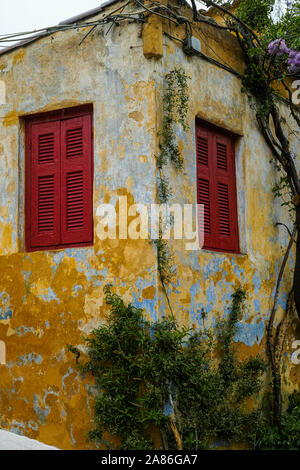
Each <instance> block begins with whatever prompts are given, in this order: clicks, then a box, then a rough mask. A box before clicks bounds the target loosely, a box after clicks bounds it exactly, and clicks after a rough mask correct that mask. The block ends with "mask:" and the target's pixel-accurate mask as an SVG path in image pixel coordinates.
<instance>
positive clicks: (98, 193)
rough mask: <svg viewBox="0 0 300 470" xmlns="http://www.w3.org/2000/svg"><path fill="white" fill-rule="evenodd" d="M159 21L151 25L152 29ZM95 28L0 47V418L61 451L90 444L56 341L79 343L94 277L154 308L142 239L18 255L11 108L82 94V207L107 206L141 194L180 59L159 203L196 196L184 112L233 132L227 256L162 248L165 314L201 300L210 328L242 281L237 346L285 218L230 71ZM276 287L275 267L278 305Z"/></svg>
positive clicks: (220, 48) (81, 394)
mask: <svg viewBox="0 0 300 470" xmlns="http://www.w3.org/2000/svg"><path fill="white" fill-rule="evenodd" d="M167 28H168V26H167V25H163V28H159V27H156V26H155V28H154V29H155V30H156V31H157V32H158V34H161V32H162V29H164V30H165V31H169V30H168V29H167ZM105 32H106V30H105V29H102V28H99V29H97V30H96V31H95V32H94V33H93V34H91V35H90V36H89V37H88V39H87V40H86V41H84V42H83V44H82V45H81V46H80V47H79V45H78V44H79V41H80V39H81V38H82V37H83V35H84V34H85V33H86V31H79V32H78V31H76V30H75V31H73V32H62V33H56V34H55V35H53V37H48V38H44V39H41V40H39V41H37V42H35V43H34V44H32V45H30V46H28V47H26V48H21V49H17V50H16V51H14V52H11V53H9V54H6V55H4V56H2V57H1V56H0V80H4V82H5V83H6V89H7V102H6V104H5V105H2V106H0V166H1V172H0V263H1V264H0V266H1V277H0V340H3V341H5V343H6V356H7V365H0V427H2V428H6V429H8V430H13V431H15V432H18V433H23V434H24V435H26V436H28V437H31V438H35V439H38V440H40V441H43V442H45V443H47V444H50V445H54V446H57V447H60V448H64V449H70V448H77V449H84V448H90V447H91V444H87V443H86V439H85V438H86V434H87V432H88V430H89V428H90V426H91V419H92V415H93V388H92V387H91V384H92V380H91V379H90V378H89V377H87V378H85V380H82V378H81V377H79V375H78V373H77V371H76V368H75V364H74V359H73V356H72V355H71V354H69V353H67V352H66V344H67V343H69V344H74V345H78V344H81V343H82V340H81V337H80V336H81V334H82V333H83V332H88V331H90V330H91V328H93V327H94V326H95V325H97V324H98V322H99V321H103V320H104V318H105V314H106V312H107V307H106V306H105V305H104V302H103V286H104V285H105V284H107V283H112V284H114V285H115V286H116V289H117V291H118V292H119V293H120V294H121V295H122V296H123V297H124V298H125V299H126V300H133V302H134V303H135V304H136V305H137V306H142V307H144V308H145V311H146V314H147V315H148V316H149V317H151V318H153V319H156V318H157V316H158V315H161V314H163V313H165V312H167V306H166V303H165V300H164V298H163V296H162V293H161V291H160V289H159V288H158V279H157V268H156V261H155V260H156V258H155V252H154V250H153V248H152V245H151V244H150V243H149V241H143V240H140V241H132V240H116V241H105V242H103V241H102V242H101V241H100V240H99V239H98V238H97V236H96V233H95V243H94V246H93V247H90V248H77V249H65V250H59V251H44V252H36V253H26V252H25V246H24V126H23V121H22V118H21V117H22V116H24V115H27V114H31V113H36V112H42V111H48V110H53V109H60V108H63V107H68V106H75V105H79V104H84V103H93V105H94V130H95V135H94V215H96V209H97V206H98V205H99V204H101V203H103V202H105V203H108V202H111V203H113V204H116V205H117V197H118V195H127V196H128V200H129V203H132V202H136V203H150V202H154V200H155V194H156V175H155V159H154V154H155V152H156V150H157V130H158V128H159V123H160V119H161V93H162V82H163V77H164V75H165V73H166V71H167V70H170V69H172V68H174V67H175V66H178V65H181V66H183V67H184V68H185V70H186V72H187V73H188V75H190V77H191V80H190V87H189V93H190V103H191V105H190V109H189V114H188V122H189V125H190V129H189V131H188V132H186V133H181V132H179V134H178V138H179V141H180V146H181V148H182V152H183V155H184V161H185V164H184V165H185V166H184V171H183V173H182V174H181V175H179V174H177V173H175V172H173V171H171V170H170V179H171V183H172V186H173V188H174V196H173V200H174V202H182V203H195V202H196V159H195V143H194V142H195V128H194V127H195V117H196V116H199V117H202V118H205V119H206V120H208V121H210V122H212V123H215V124H218V125H222V126H223V127H225V128H228V129H229V130H231V131H233V132H235V133H237V134H239V136H240V137H239V138H237V142H236V159H237V184H238V205H239V225H240V237H241V254H239V255H229V254H222V253H215V252H209V251H201V252H187V251H185V250H184V249H183V245H182V243H180V242H176V243H173V247H174V250H175V255H176V264H177V268H178V278H177V281H176V282H175V283H174V285H173V289H172V290H170V296H171V301H172V303H173V305H174V307H175V311H176V315H177V318H178V319H179V320H180V321H181V322H185V323H187V324H190V325H191V326H192V325H195V326H199V325H200V323H201V316H200V311H201V309H202V308H204V309H206V311H207V312H208V314H209V315H208V320H207V321H208V322H210V323H213V322H214V321H215V319H216V316H217V315H218V314H219V315H221V316H222V315H226V313H227V311H228V310H227V309H228V307H229V304H230V296H231V294H232V292H233V289H234V287H236V286H238V285H240V284H242V285H243V286H245V287H247V289H248V292H249V302H248V308H247V312H246V315H245V319H244V322H243V326H242V328H241V330H240V332H239V337H238V338H237V341H238V342H237V344H238V346H239V351H240V353H241V354H245V355H246V354H250V353H252V354H253V353H256V352H257V351H263V350H264V347H265V337H264V329H265V322H266V319H267V316H268V312H269V310H270V307H271V302H272V294H273V293H274V285H275V279H276V275H277V274H278V270H279V266H280V261H281V258H282V253H283V250H284V247H285V246H286V243H287V238H286V234H285V233H284V230H283V229H282V228H275V227H274V223H276V222H277V221H279V220H280V221H285V217H284V214H283V211H282V209H281V207H280V202H278V201H274V200H273V196H272V193H271V188H272V186H273V184H274V181H275V178H276V173H275V171H274V170H273V168H272V166H271V165H270V163H269V160H270V156H269V152H268V149H267V147H266V145H265V143H264V140H263V138H262V137H261V135H260V133H259V131H258V129H257V128H256V126H255V121H254V116H253V115H252V111H251V110H250V108H249V105H248V103H247V100H246V97H245V96H244V95H243V94H242V93H241V92H240V83H239V81H238V79H237V78H236V77H234V76H233V75H231V74H230V73H228V72H226V71H223V70H221V69H218V68H216V67H215V66H213V65H211V64H208V63H206V62H204V61H202V60H200V59H199V58H196V57H193V58H190V57H187V56H186V55H185V54H184V53H183V52H182V50H181V48H180V47H179V45H178V44H177V43H175V42H173V41H171V40H170V39H168V38H167V37H166V36H163V41H162V44H163V57H162V58H160V59H158V60H157V59H154V58H150V59H146V58H145V57H144V55H143V51H145V49H146V50H147V51H148V53H147V56H148V57H150V56H151V53H150V55H149V50H150V49H151V45H149V44H148V45H147V44H145V41H146V40H147V34H145V33H144V34H143V36H141V34H140V33H141V26H138V25H134V24H131V25H127V26H126V27H120V28H113V29H112V30H111V32H110V33H109V34H108V35H105V34H104V33H105ZM169 32H170V31H169ZM173 33H174V31H173ZM177 34H179V36H180V34H181V35H182V34H183V33H182V31H179V32H177ZM203 34H205V41H208V42H209V44H210V45H211V46H212V47H213V48H215V50H216V51H217V52H218V54H220V55H221V56H222V57H223V58H224V60H228V61H229V63H231V65H236V66H237V67H239V68H241V67H242V64H241V59H240V56H239V52H238V50H237V51H236V53H234V54H233V55H232V54H230V48H232V47H234V46H233V43H232V44H231V46H230V41H231V40H230V39H228V41H229V45H228V42H226V41H224V37H223V36H222V35H220V33H216V34H215V33H214V32H212V31H209V27H208V29H207V30H204V33H203V32H202V36H201V35H200V38H201V37H203ZM142 38H143V40H144V44H143V40H142ZM155 47H156V54H157V44H156V46H155ZM203 47H206V46H205V44H204V43H203ZM159 55H160V54H158V55H156V57H159ZM154 56H155V54H154ZM294 145H295V148H296V141H295V143H294ZM96 225H97V220H96V217H95V226H96ZM289 268H292V260H291V261H290V265H289ZM290 283H291V277H290V272H289V270H287V272H286V276H285V280H284V284H283V287H282V290H281V293H280V306H281V309H282V311H283V309H284V307H285V302H286V297H287V292H288V289H289V287H290ZM289 333H290V334H289V338H288V342H287V346H286V351H287V357H286V373H285V378H286V381H287V386H286V387H287V389H290V388H293V386H294V385H295V384H296V380H297V374H298V380H299V370H298V369H297V366H292V365H291V364H290V353H291V352H292V351H291V343H292V341H293V340H294V339H297V338H296V337H295V334H297V332H295V331H292V330H291V331H290V332H289ZM298 335H299V331H298Z"/></svg>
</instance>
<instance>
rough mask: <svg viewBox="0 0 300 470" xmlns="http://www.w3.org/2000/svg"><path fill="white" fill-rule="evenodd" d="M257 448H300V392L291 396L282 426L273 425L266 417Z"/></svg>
mask: <svg viewBox="0 0 300 470" xmlns="http://www.w3.org/2000/svg"><path fill="white" fill-rule="evenodd" d="M256 448H257V449H260V450H273V449H275V450H299V449H300V392H296V391H295V392H293V393H292V394H291V395H290V396H289V406H288V408H287V410H286V412H285V413H283V415H282V420H281V426H280V427H279V426H271V425H270V422H269V420H268V419H264V420H263V422H262V426H261V428H260V430H259V433H258V440H257V445H256Z"/></svg>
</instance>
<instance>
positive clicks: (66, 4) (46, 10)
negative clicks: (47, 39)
mask: <svg viewBox="0 0 300 470" xmlns="http://www.w3.org/2000/svg"><path fill="white" fill-rule="evenodd" d="M104 1H106V0H48V1H45V0H0V35H1V34H7V33H19V32H22V31H32V30H34V29H40V28H44V27H46V26H55V25H56V24H58V23H59V22H60V21H63V20H66V19H68V18H70V17H72V16H75V15H78V14H79V13H83V12H85V11H87V10H90V9H92V8H96V7H98V6H100V5H101V3H104ZM276 1H277V3H279V4H280V3H282V0H276ZM199 7H200V5H199ZM201 8H203V6H201ZM7 45H8V44H7Z"/></svg>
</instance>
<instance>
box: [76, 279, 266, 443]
mask: <svg viewBox="0 0 300 470" xmlns="http://www.w3.org/2000/svg"><path fill="white" fill-rule="evenodd" d="M244 300H245V293H244V291H243V290H241V289H238V290H237V291H236V292H235V293H234V295H233V302H232V309H231V312H230V314H229V316H228V318H227V319H226V320H225V321H223V322H219V324H218V328H217V330H218V332H217V335H213V334H212V333H211V332H210V331H207V330H205V331H197V332H196V331H191V330H189V329H187V328H184V327H179V326H178V324H177V323H176V322H175V321H174V320H172V319H169V318H164V319H162V320H161V321H159V322H156V323H151V322H149V321H147V320H145V319H144V317H143V311H142V310H141V309H138V308H136V307H134V306H133V305H131V304H129V305H125V304H124V302H123V300H122V299H121V298H120V297H119V296H117V295H115V294H112V293H111V291H110V288H109V287H108V288H107V289H106V302H107V303H108V304H109V305H110V314H109V316H108V319H107V324H106V325H103V326H100V327H99V328H97V329H95V330H94V331H93V333H92V334H91V336H90V337H88V338H85V341H86V344H87V352H88V361H87V362H86V363H84V364H80V363H79V361H78V359H79V356H80V351H79V350H78V349H77V348H74V347H72V346H68V348H69V350H70V351H72V352H73V353H74V354H76V356H77V363H78V367H79V368H80V369H81V370H82V371H83V372H90V373H92V374H93V376H94V377H95V380H96V385H97V387H98V391H99V393H98V395H97V399H96V405H95V422H94V424H95V426H94V429H93V430H92V431H91V432H90V435H89V438H90V439H93V440H97V441H98V442H100V443H102V445H105V446H106V447H107V448H111V446H112V444H111V443H107V442H106V441H104V440H103V433H104V432H105V431H106V432H108V433H109V434H111V435H112V436H116V437H118V438H119V440H120V446H119V448H120V449H123V450H125V449H127V450H138V449H146V450H148V449H151V448H154V443H153V439H152V437H153V428H156V429H157V430H159V432H160V435H161V440H162V442H163V446H164V448H165V449H176V448H183V449H194V450H196V449H205V448H209V447H210V445H211V443H213V442H214V441H215V440H218V439H222V440H227V441H232V442H233V441H234V442H247V443H248V445H249V446H252V445H253V444H252V443H253V442H254V439H255V435H256V428H257V419H258V413H257V412H256V411H254V412H249V411H247V410H246V407H245V400H246V399H247V398H249V397H251V396H253V395H256V394H257V393H258V392H259V391H260V389H261V385H262V384H261V376H262V374H263V372H264V371H265V368H266V365H265V363H264V362H263V361H262V360H261V359H260V358H259V357H256V358H252V357H251V358H249V359H248V360H246V361H244V362H242V361H239V360H237V359H236V357H235V355H234V352H233V348H232V343H233V339H234V335H235V333H236V328H237V322H238V320H239V318H240V315H241V313H242V305H243V302H244ZM216 347H218V348H219V351H220V355H221V359H220V360H216V359H215V358H214V357H213V351H214V349H215V348H216ZM151 436H152V437H151Z"/></svg>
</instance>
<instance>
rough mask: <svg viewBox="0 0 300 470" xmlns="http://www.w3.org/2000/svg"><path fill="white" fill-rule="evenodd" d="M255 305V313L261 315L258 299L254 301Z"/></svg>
mask: <svg viewBox="0 0 300 470" xmlns="http://www.w3.org/2000/svg"><path fill="white" fill-rule="evenodd" d="M253 305H254V310H255V313H260V312H261V308H260V301H259V300H258V299H254V300H253Z"/></svg>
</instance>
